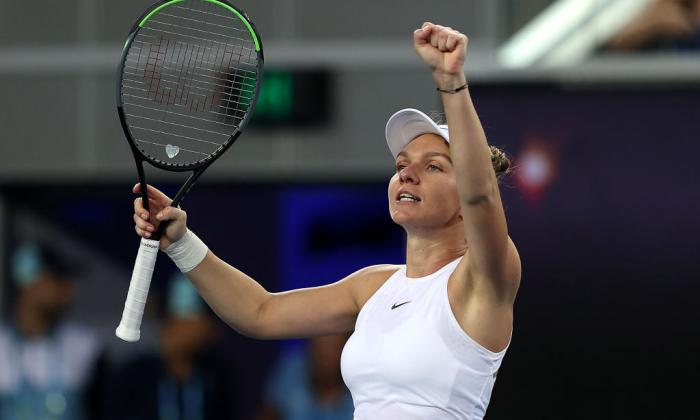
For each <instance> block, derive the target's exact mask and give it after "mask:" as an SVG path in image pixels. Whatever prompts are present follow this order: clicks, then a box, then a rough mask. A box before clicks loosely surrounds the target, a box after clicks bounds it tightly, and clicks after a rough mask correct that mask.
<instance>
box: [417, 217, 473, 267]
mask: <svg viewBox="0 0 700 420" xmlns="http://www.w3.org/2000/svg"><path fill="white" fill-rule="evenodd" d="M465 252H467V243H466V241H465V239H464V230H463V229H462V225H461V223H460V224H458V225H452V226H447V227H445V228H444V229H430V230H422V231H409V232H408V239H407V241H406V275H407V276H408V277H424V276H427V275H429V274H432V273H434V272H436V271H437V270H439V269H440V268H441V267H443V266H445V264H447V263H449V262H450V261H453V260H455V259H457V258H458V257H460V256H462V255H464V254H465Z"/></svg>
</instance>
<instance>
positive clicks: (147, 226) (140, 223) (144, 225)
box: [134, 214, 156, 232]
mask: <svg viewBox="0 0 700 420" xmlns="http://www.w3.org/2000/svg"><path fill="white" fill-rule="evenodd" d="M134 224H135V225H136V227H138V228H139V229H141V230H145V231H148V232H153V231H155V230H156V229H155V226H153V225H152V224H151V223H148V222H147V221H145V220H143V219H142V218H140V217H139V216H138V215H136V214H134Z"/></svg>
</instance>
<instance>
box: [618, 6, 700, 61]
mask: <svg viewBox="0 0 700 420" xmlns="http://www.w3.org/2000/svg"><path fill="white" fill-rule="evenodd" d="M606 49H607V50H609V51H632V50H698V49H700V0H654V1H652V2H651V4H650V5H649V6H648V7H647V8H646V9H645V10H644V11H642V12H641V13H640V14H639V15H638V16H637V17H636V18H634V19H633V20H632V21H631V22H630V23H628V24H627V25H626V26H625V27H623V28H622V29H621V30H620V31H619V32H618V33H617V34H616V35H615V36H613V37H612V39H611V40H610V41H609V42H608V44H607V48H606Z"/></svg>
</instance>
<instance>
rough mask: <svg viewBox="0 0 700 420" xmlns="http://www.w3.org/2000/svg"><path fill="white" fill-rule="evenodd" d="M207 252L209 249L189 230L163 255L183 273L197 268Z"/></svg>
mask: <svg viewBox="0 0 700 420" xmlns="http://www.w3.org/2000/svg"><path fill="white" fill-rule="evenodd" d="M208 251H209V248H207V246H206V245H205V244H204V242H202V240H201V239H199V238H198V237H197V235H195V234H194V233H193V232H192V231H191V230H188V231H187V233H185V234H184V235H183V236H182V238H180V239H179V240H177V241H175V242H173V243H172V244H170V246H169V247H167V248H166V249H165V253H166V254H168V256H169V257H170V259H172V260H173V262H174V263H175V265H177V268H179V269H180V271H182V272H183V273H187V272H188V271H191V270H192V269H194V268H195V267H197V266H198V265H199V263H201V262H202V260H203V259H204V257H206V255H207V252H208Z"/></svg>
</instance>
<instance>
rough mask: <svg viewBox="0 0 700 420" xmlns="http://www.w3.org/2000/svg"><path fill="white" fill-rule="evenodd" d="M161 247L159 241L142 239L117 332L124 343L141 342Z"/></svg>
mask: <svg viewBox="0 0 700 420" xmlns="http://www.w3.org/2000/svg"><path fill="white" fill-rule="evenodd" d="M159 245H160V244H159V241H154V240H152V239H145V238H141V246H140V247H139V252H138V254H137V255H136V263H135V264H134V272H133V273H132V274H131V283H130V284H129V293H128V294H127V295H126V303H124V313H123V314H122V320H121V322H120V323H119V326H118V327H117V331H116V334H117V337H119V338H121V339H122V340H124V341H139V338H140V337H141V319H142V318H143V309H144V307H145V306H146V300H147V299H148V288H149V287H150V286H151V277H152V276H153V268H154V267H155V265H156V258H157V257H158V248H159Z"/></svg>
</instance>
